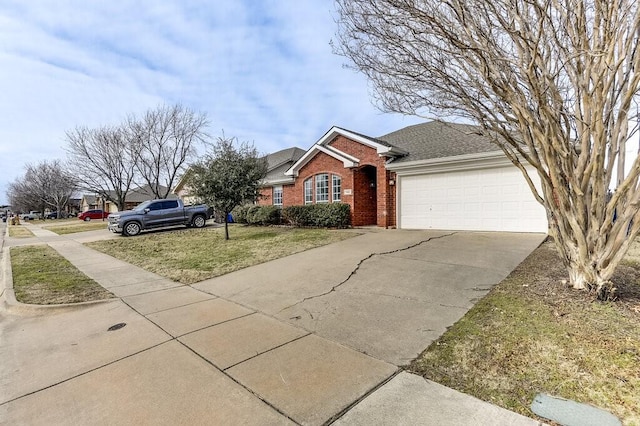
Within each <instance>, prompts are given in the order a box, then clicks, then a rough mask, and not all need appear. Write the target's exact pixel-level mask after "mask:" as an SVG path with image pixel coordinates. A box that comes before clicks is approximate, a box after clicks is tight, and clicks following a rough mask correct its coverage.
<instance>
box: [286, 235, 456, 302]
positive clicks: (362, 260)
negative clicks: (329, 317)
mask: <svg viewBox="0 0 640 426" xmlns="http://www.w3.org/2000/svg"><path fill="white" fill-rule="evenodd" d="M455 234H457V232H451V233H449V234H443V235H439V236H437V237H429V238H427V239H426V240H422V241H418V242H417V243H415V244H412V245H410V246H407V247H403V248H399V249H395V250H389V251H385V252H382V253H371V254H370V255H369V256H367V257H365V258H364V259H361V260H360V261H359V262H358V264H357V265H356V267H355V268H354V269H353V271H351V273H350V274H349V276H347V278H345V279H344V280H342V281H341V282H340V283H338V284H336V285H334V286H333V287H331V289H329V290H327V291H325V292H324V293H320V294H316V295H313V296H307V297H305V298H303V299H302V300H299V301H297V302H296V303H293V304H291V305H289V306H285V307H284V308H282V309H280V310H279V311H278V314H279V313H281V312H283V311H286V310H287V309H291V308H293V307H294V306H297V305H299V304H301V303H304V302H306V301H308V300H312V299H317V298H319V297H323V296H326V295H328V294H331V293H333V292H335V291H336V290H337V289H338V288H339V287H340V286H342V285H343V284H345V283H346V282H347V281H349V280H350V279H351V277H353V276H354V275H355V274H356V273H357V272H358V270H359V269H360V267H361V266H362V265H363V264H364V262H366V261H367V260H369V259H371V258H372V257H374V256H385V255H389V254H393V253H399V252H402V251H405V250H410V249H412V248H414V247H418V246H420V245H422V244H425V243H428V242H430V241H433V240H438V239H441V238H445V237H450V236H452V235H455Z"/></svg>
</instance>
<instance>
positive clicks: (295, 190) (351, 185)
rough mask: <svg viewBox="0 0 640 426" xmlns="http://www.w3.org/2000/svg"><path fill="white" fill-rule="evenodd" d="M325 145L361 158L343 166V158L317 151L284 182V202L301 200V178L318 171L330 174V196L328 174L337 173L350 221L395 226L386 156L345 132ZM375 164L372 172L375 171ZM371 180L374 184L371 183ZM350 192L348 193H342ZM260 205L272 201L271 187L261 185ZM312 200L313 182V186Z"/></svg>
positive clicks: (390, 175)
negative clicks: (291, 180) (351, 165)
mask: <svg viewBox="0 0 640 426" xmlns="http://www.w3.org/2000/svg"><path fill="white" fill-rule="evenodd" d="M328 145H330V146H332V147H334V148H336V149H338V150H340V151H342V152H344V153H347V154H349V155H352V156H354V157H356V158H358V159H359V160H360V165H359V166H358V167H357V168H352V169H349V168H345V167H344V164H343V163H342V161H340V160H337V159H335V158H333V157H331V156H330V155H328V154H325V153H324V152H318V153H317V154H316V155H315V156H314V157H313V158H312V159H311V160H310V161H309V162H308V163H307V164H306V165H305V166H304V167H302V168H301V169H300V171H299V174H298V177H297V178H296V180H295V183H294V184H292V185H284V186H283V206H285V207H286V206H294V205H303V204H304V181H305V180H306V179H307V178H309V177H312V176H315V175H317V174H320V173H327V174H329V200H331V196H332V191H331V184H332V182H331V175H338V176H340V178H341V180H342V202H343V203H347V204H349V205H350V206H351V215H352V218H351V219H352V224H353V225H354V226H364V225H377V226H382V227H395V224H396V223H395V219H396V206H395V200H396V198H395V194H396V192H395V191H396V187H395V185H389V180H390V179H394V180H395V173H393V172H389V171H387V170H386V169H385V167H384V163H385V161H386V158H385V157H380V156H379V155H378V153H377V152H376V150H375V149H374V148H371V147H368V146H366V145H363V144H361V143H359V142H355V141H352V140H350V139H348V138H345V137H344V136H337V137H336V138H335V139H334V140H332V141H331V142H330V143H329V144H328ZM374 168H375V173H374ZM371 182H374V184H375V186H371ZM345 190H346V191H347V192H349V190H350V192H351V194H345ZM260 193H261V195H263V197H261V198H260V199H259V201H258V204H260V205H271V204H272V202H273V201H272V188H271V187H266V188H262V189H261V191H260ZM313 196H314V200H315V184H314V186H313Z"/></svg>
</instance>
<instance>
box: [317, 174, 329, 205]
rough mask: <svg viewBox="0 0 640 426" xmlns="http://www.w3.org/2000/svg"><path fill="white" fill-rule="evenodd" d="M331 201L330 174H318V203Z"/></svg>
mask: <svg viewBox="0 0 640 426" xmlns="http://www.w3.org/2000/svg"><path fill="white" fill-rule="evenodd" d="M328 202H329V175H328V174H326V173H323V174H320V175H316V203H328Z"/></svg>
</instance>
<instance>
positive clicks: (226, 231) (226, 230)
mask: <svg viewBox="0 0 640 426" xmlns="http://www.w3.org/2000/svg"><path fill="white" fill-rule="evenodd" d="M228 219H229V213H227V212H224V239H225V241H226V240H228V239H229V220H228Z"/></svg>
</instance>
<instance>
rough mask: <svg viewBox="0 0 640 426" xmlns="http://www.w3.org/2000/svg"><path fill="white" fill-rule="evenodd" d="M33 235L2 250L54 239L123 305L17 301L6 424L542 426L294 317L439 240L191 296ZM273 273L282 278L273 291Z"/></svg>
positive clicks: (368, 239) (237, 279)
mask: <svg viewBox="0 0 640 426" xmlns="http://www.w3.org/2000/svg"><path fill="white" fill-rule="evenodd" d="M30 229H31V230H32V231H33V232H34V234H35V235H36V238H33V239H30V241H28V242H27V241H25V240H21V241H20V242H16V241H14V239H11V241H9V240H7V241H5V242H4V245H5V246H11V245H14V244H16V243H18V244H25V243H43V242H46V243H48V244H49V245H51V246H52V247H53V248H54V249H56V250H57V251H58V252H59V253H61V254H62V255H63V256H64V257H65V258H67V259H69V260H70V261H71V262H72V263H73V264H74V265H76V267H78V269H80V270H81V271H82V272H84V273H85V274H86V275H88V276H89V277H91V278H93V279H94V280H96V281H97V282H98V283H99V284H101V285H102V286H104V287H105V288H107V289H108V290H109V291H111V292H112V293H114V294H115V295H116V296H118V299H114V300H112V301H108V302H104V303H98V304H91V305H83V306H67V307H58V308H54V309H50V308H46V307H44V308H26V307H24V306H21V305H19V304H16V303H15V302H13V301H11V300H9V306H8V307H7V309H6V310H5V314H4V315H3V316H2V318H1V319H0V341H1V342H2V344H0V423H2V424H4V423H7V424H107V423H110V424H138V423H147V424H156V423H157V424H308V425H320V424H328V423H332V422H334V421H336V420H337V422H336V424H345V425H346V424H349V425H351V424H363V425H364V424H367V425H369V424H407V425H409V424H427V425H428V424H439V425H442V424H445V425H446V424H451V425H453V424H456V425H459V424H468V425H475V424H487V423H490V424H504V425H507V424H508V425H514V424H515V425H518V424H521V425H535V424H538V422H536V421H534V420H531V419H528V418H526V417H522V416H520V415H517V414H515V413H512V412H510V411H507V410H504V409H501V408H498V407H496V406H493V405H491V404H488V403H485V402H482V401H479V400H477V399H475V398H472V397H470V396H468V395H464V394H461V393H459V392H456V391H454V390H451V389H448V388H445V387H442V386H440V385H437V384H435V383H432V382H429V381H426V380H424V379H422V378H421V377H418V376H414V375H411V374H408V373H406V372H400V369H399V368H398V366H397V365H396V364H395V363H394V362H390V359H391V358H392V357H386V356H376V355H374V356H371V355H367V354H366V353H365V352H367V353H370V352H369V351H364V350H362V349H360V348H358V347H357V345H353V344H351V342H350V341H346V340H343V339H342V338H340V336H337V337H336V338H332V337H330V336H329V335H330V334H331V333H329V332H326V330H327V329H329V328H331V329H333V328H335V327H333V328H332V327H326V328H324V329H323V330H324V331H325V332H324V333H316V332H314V331H313V329H312V328H311V327H309V323H307V322H304V321H302V322H301V321H300V320H298V319H291V318H296V317H297V315H296V312H298V311H292V309H297V308H300V307H301V306H302V307H304V308H309V306H306V305H305V303H307V302H308V301H309V299H307V300H306V301H305V298H307V297H311V296H313V299H318V297H317V295H318V293H319V292H324V291H325V290H326V291H328V293H336V291H335V289H333V288H332V286H334V285H335V284H333V283H334V282H336V281H337V282H340V281H343V280H345V278H348V277H351V276H352V275H350V274H352V272H353V271H354V269H356V267H358V266H359V267H360V268H362V269H361V270H360V271H359V272H358V273H359V274H361V272H362V274H361V275H363V273H364V272H365V271H366V270H367V268H369V267H372V266H371V265H369V264H368V263H366V262H365V264H363V259H366V258H367V257H369V256H371V255H372V254H373V253H382V252H394V251H396V250H402V251H403V252H402V253H403V255H407V256H409V257H411V256H416V255H422V253H415V252H412V251H407V250H408V249H407V248H408V247H410V246H414V245H417V246H416V247H423V246H424V244H422V243H421V241H425V240H428V239H429V238H432V237H437V236H439V235H440V233H435V234H434V233H432V234H428V235H427V234H425V233H420V232H406V231H405V232H402V231H383V230H382V231H375V232H370V233H366V234H364V235H362V236H358V237H354V238H352V239H350V240H346V241H343V242H340V243H336V244H333V245H331V246H327V247H324V248H320V249H315V250H310V251H307V252H304V253H299V254H297V255H293V256H289V257H287V258H285V259H280V260H278V261H275V263H274V262H270V264H271V265H269V264H263V265H259V267H254V268H255V269H254V268H247V269H245V270H243V271H239V272H238V273H235V275H234V274H230V276H229V277H227V278H226V279H225V277H220V278H219V279H214V280H209V281H207V282H203V283H200V284H199V285H197V286H192V287H190V286H183V285H181V284H179V283H175V282H172V281H170V280H167V279H165V278H162V277H159V276H157V275H155V274H152V273H149V272H146V271H144V270H141V269H140V268H137V267H135V266H132V265H129V264H126V263H124V262H121V261H118V260H116V259H114V258H112V257H110V256H107V255H104V254H102V253H99V252H96V251H94V250H92V249H90V248H88V247H86V246H84V245H82V244H81V242H84V241H87V240H91V239H97V238H99V237H100V235H101V233H100V232H94V233H92V234H91V235H89V233H86V234H85V235H73V234H72V235H70V236H57V235H55V234H52V233H50V232H48V231H46V230H43V229H40V228H39V227H37V226H33V225H31V226H30ZM441 234H442V235H445V233H441ZM104 235H105V236H106V237H110V236H111V235H110V234H109V233H106V234H104ZM440 236H441V235H440ZM538 239H540V240H541V239H542V237H541V236H540V237H538ZM534 240H535V238H532V239H530V241H528V242H527V244H524V245H523V248H522V252H523V253H524V252H525V251H526V248H525V247H529V246H531V249H530V250H532V249H533V248H534V246H535V245H536V244H535V241H534ZM530 250H529V251H530ZM7 253H8V247H5V249H4V250H3V254H4V259H5V261H4V262H3V269H4V270H5V272H6V269H7V264H8V261H7V260H8V257H7ZM396 255H397V253H396ZM525 255H526V254H525ZM402 261H403V262H407V260H406V259H405V260H402ZM323 262H325V263H324V264H325V265H331V267H330V268H329V270H328V271H324V275H323V276H318V275H319V274H318V273H317V272H318V271H316V270H313V267H312V265H314V264H315V265H318V264H320V265H321V264H323ZM264 265H267V266H264ZM363 265H364V266H363ZM404 266H406V265H404ZM514 266H515V265H514ZM265 267H270V268H274V270H275V271H279V272H280V277H279V278H280V279H279V280H274V284H269V282H270V281H269V279H268V277H265V275H264V274H265V272H267V271H266V270H265V269H263V268H265ZM383 267H388V265H386V266H385V265H383ZM371 272H374V271H371ZM494 272H495V273H492V274H493V275H495V276H496V277H497V276H499V275H501V274H503V273H505V271H494ZM508 272H509V271H506V273H508ZM490 275H491V274H490ZM3 276H5V277H10V275H9V274H3ZM363 276H367V275H363ZM367 279H370V278H367ZM5 280H6V279H5ZM278 282H279V283H280V284H281V287H279V288H278V287H277V285H276V284H277V283H278ZM256 283H259V284H261V285H260V286H256ZM1 284H2V283H0V285H1ZM7 284H10V283H6V282H5V283H4V285H5V286H6V285H7ZM225 284H226V285H225ZM349 284H350V285H351V284H352V283H351V282H349ZM355 284H356V288H355V289H353V288H352V289H351V290H352V291H355V290H357V282H356V283H355ZM327 286H329V288H328V289H327V288H326V287H327ZM3 287H4V286H3ZM8 293H9V294H10V293H11V292H8ZM4 294H5V296H6V295H7V292H5V293H4ZM310 295H311V296H310ZM8 299H10V297H9V298H8ZM316 301H318V300H316ZM292 307H294V308H292ZM122 324H125V325H124V326H122ZM114 326H115V327H114ZM345 342H346V343H345ZM411 350H413V349H411ZM384 352H385V351H381V353H384ZM385 358H388V359H385Z"/></svg>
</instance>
